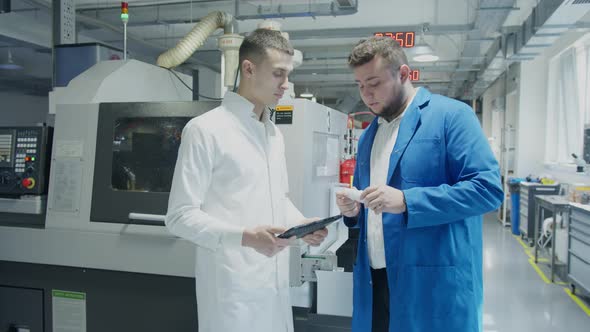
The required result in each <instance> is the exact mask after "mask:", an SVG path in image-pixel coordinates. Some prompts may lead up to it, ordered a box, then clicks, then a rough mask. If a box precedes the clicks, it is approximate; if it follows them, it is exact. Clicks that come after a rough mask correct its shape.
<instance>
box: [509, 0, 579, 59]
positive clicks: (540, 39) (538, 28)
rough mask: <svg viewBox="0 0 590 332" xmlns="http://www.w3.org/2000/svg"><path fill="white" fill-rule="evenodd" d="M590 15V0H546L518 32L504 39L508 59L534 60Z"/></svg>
mask: <svg viewBox="0 0 590 332" xmlns="http://www.w3.org/2000/svg"><path fill="white" fill-rule="evenodd" d="M588 12H590V0H565V1H563V0H562V1H558V0H542V1H540V2H539V4H538V5H537V6H536V7H535V8H534V9H533V11H532V13H531V15H530V16H529V17H528V18H527V19H526V20H525V21H524V22H523V24H522V26H520V27H519V28H518V29H517V30H516V31H513V32H511V33H509V34H508V35H506V36H505V37H504V41H505V45H504V54H506V57H507V59H509V60H515V61H521V60H532V59H534V58H535V57H536V56H538V55H540V54H541V53H542V52H543V50H544V49H545V48H547V47H550V46H552V45H553V43H555V41H557V40H558V39H559V38H560V37H561V36H562V35H563V34H564V33H566V32H567V31H568V30H571V29H573V28H576V23H577V22H578V21H579V20H580V19H581V18H582V17H584V16H585V15H586V14H588Z"/></svg>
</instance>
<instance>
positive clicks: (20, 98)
mask: <svg viewBox="0 0 590 332" xmlns="http://www.w3.org/2000/svg"><path fill="white" fill-rule="evenodd" d="M48 112H49V98H48V97H40V96H30V95H25V94H22V93H12V92H0V126H27V125H31V124H36V123H41V122H47V120H48Z"/></svg>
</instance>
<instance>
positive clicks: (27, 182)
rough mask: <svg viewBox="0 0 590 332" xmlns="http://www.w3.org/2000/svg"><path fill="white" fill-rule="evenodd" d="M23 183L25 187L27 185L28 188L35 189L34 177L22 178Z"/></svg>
mask: <svg viewBox="0 0 590 332" xmlns="http://www.w3.org/2000/svg"><path fill="white" fill-rule="evenodd" d="M21 184H22V186H23V187H25V188H27V189H33V188H34V187H35V179H33V178H25V179H22V181H21Z"/></svg>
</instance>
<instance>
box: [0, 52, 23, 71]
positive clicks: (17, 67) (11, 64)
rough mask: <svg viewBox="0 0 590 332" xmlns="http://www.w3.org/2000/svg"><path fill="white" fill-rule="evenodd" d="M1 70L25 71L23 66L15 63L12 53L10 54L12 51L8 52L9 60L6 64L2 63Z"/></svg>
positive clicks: (0, 64)
mask: <svg viewBox="0 0 590 332" xmlns="http://www.w3.org/2000/svg"><path fill="white" fill-rule="evenodd" d="M0 69H6V70H21V69H23V66H21V65H19V64H16V63H14V61H13V60H12V53H11V52H10V50H8V58H7V59H6V62H5V63H0Z"/></svg>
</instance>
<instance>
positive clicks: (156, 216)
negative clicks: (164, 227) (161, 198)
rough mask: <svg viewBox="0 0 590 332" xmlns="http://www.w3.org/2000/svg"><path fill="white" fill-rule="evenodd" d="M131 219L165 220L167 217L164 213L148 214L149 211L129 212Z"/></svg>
mask: <svg viewBox="0 0 590 332" xmlns="http://www.w3.org/2000/svg"><path fill="white" fill-rule="evenodd" d="M128 218H129V219H131V220H147V221H160V222H164V220H165V219H166V216H165V215H162V214H147V213H135V212H130V213H129V217H128Z"/></svg>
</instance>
